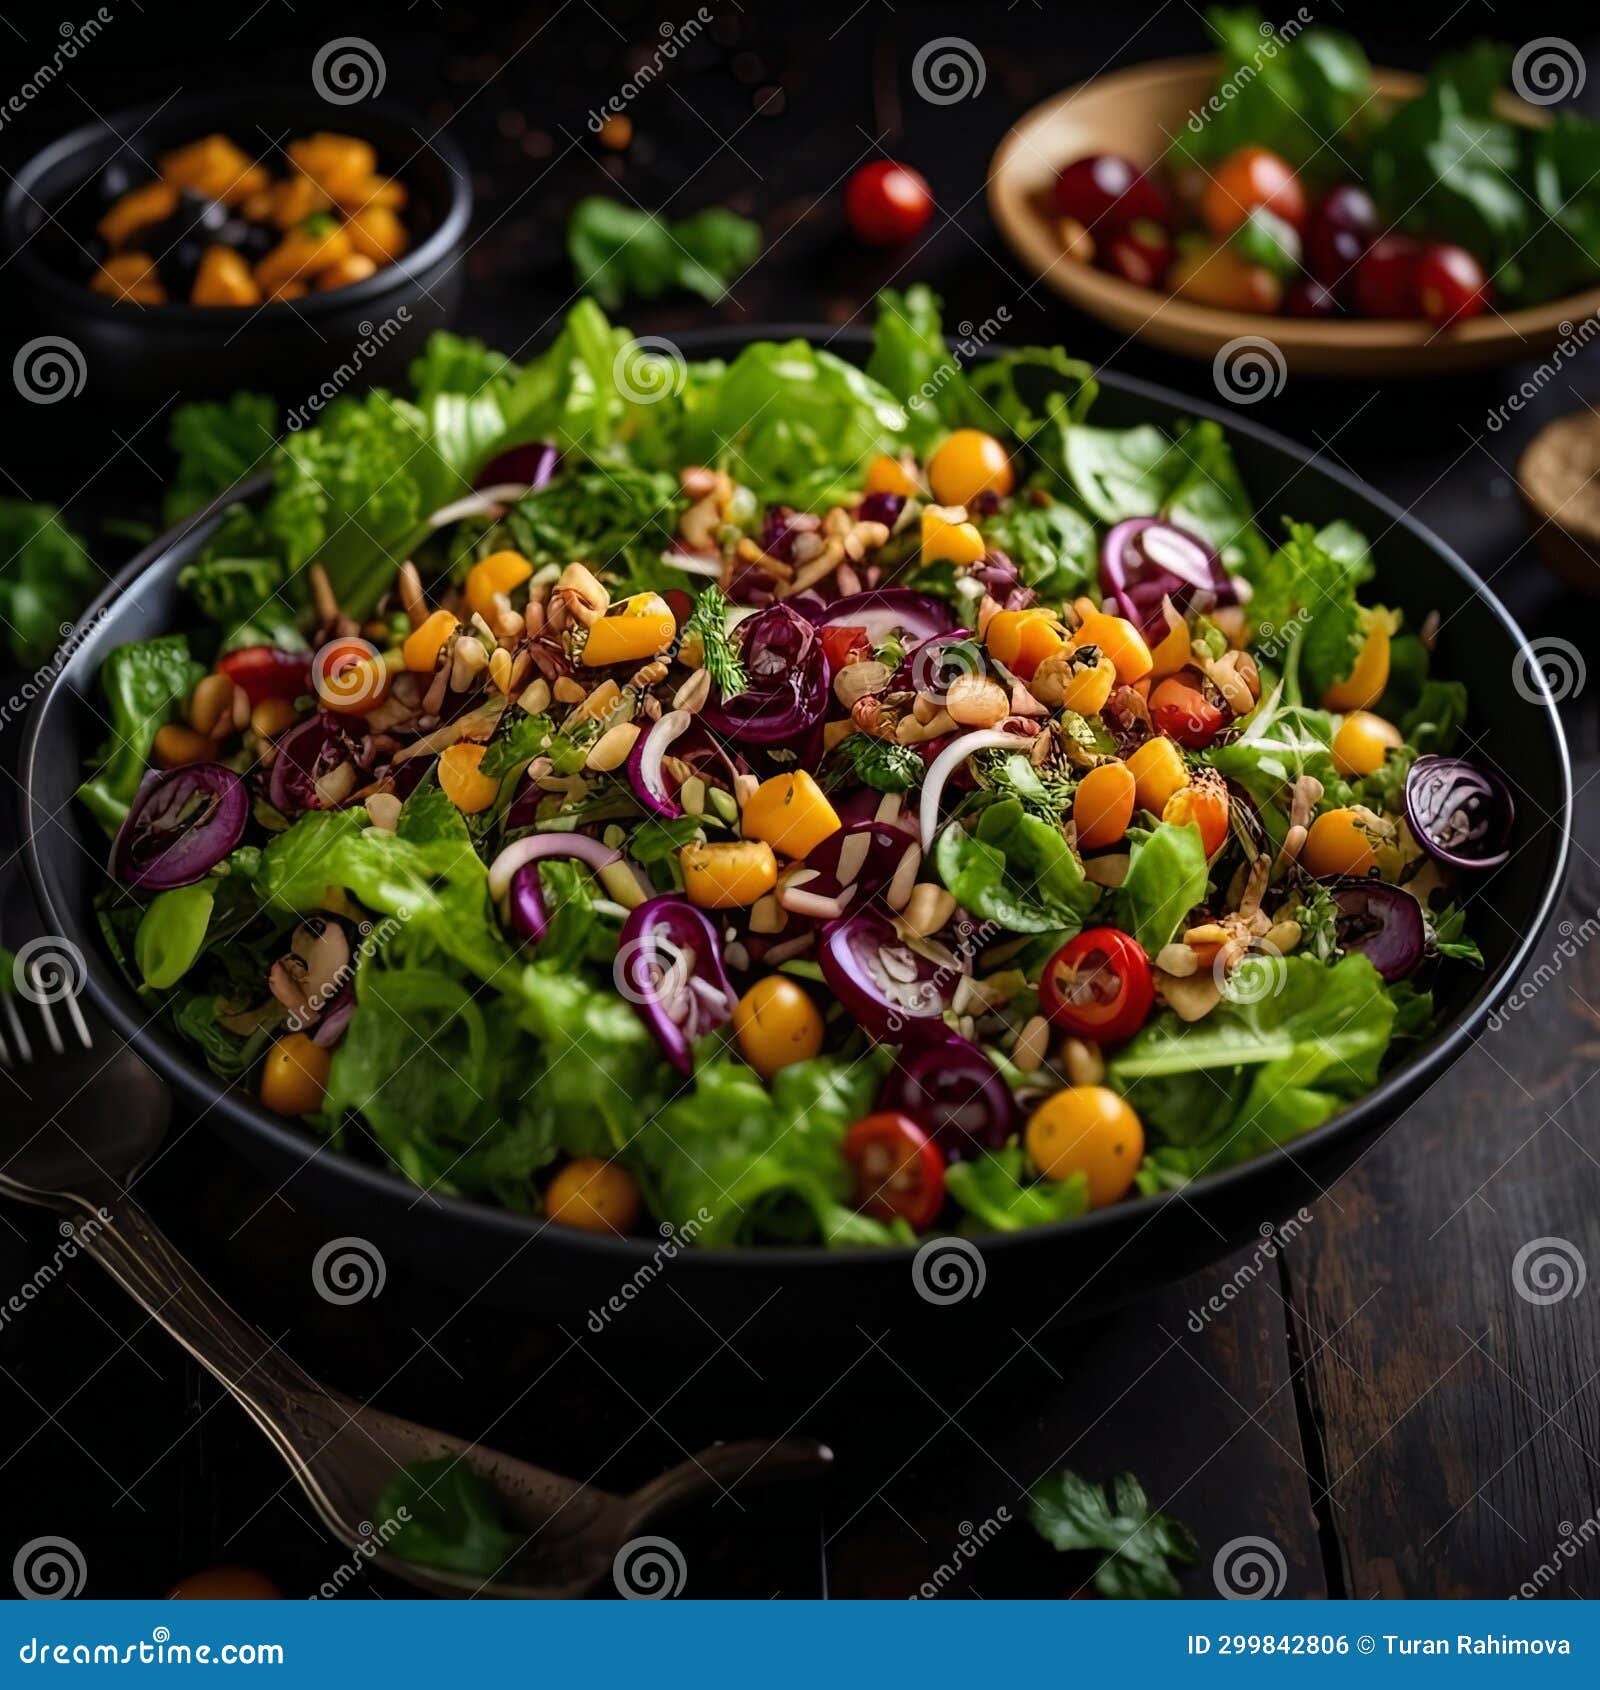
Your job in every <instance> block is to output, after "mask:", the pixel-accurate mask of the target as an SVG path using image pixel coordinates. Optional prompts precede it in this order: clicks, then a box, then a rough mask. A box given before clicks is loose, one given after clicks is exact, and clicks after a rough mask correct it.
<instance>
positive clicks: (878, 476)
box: [865, 452, 922, 499]
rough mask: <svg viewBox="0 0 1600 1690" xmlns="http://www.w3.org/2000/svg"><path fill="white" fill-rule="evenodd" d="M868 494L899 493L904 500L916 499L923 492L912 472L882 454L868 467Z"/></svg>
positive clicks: (885, 453)
mask: <svg viewBox="0 0 1600 1690" xmlns="http://www.w3.org/2000/svg"><path fill="white" fill-rule="evenodd" d="M865 491H866V492H868V493H898V494H899V495H900V497H901V498H903V499H914V498H916V497H917V495H918V494H919V493H920V492H921V491H922V489H921V488H920V487H919V486H918V485H917V483H916V479H915V477H914V476H913V475H912V474H911V472H910V470H908V469H907V468H906V466H905V465H904V464H903V463H902V462H901V461H900V460H899V459H898V458H891V457H890V456H889V454H888V453H887V452H880V453H879V454H878V455H877V457H875V458H874V459H873V460H872V462H871V463H870V464H868V465H867V484H866V488H865Z"/></svg>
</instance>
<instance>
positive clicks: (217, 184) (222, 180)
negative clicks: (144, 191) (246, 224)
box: [161, 135, 270, 205]
mask: <svg viewBox="0 0 1600 1690" xmlns="http://www.w3.org/2000/svg"><path fill="white" fill-rule="evenodd" d="M161 174H162V175H163V176H165V177H166V179H167V180H168V181H169V182H171V183H173V184H175V185H176V186H177V187H180V188H193V189H194V191H195V192H196V193H198V194H204V195H206V197H207V198H208V199H214V200H223V201H225V202H226V203H227V204H229V205H236V204H238V202H239V201H240V200H242V199H245V198H246V197H247V196H248V195H250V194H253V193H257V192H259V191H260V190H261V189H262V188H264V187H265V186H266V185H267V183H268V181H269V180H270V178H269V177H268V174H267V171H266V169H265V167H264V166H262V165H259V164H252V163H251V162H250V158H249V156H248V155H247V154H246V153H244V152H243V151H242V150H241V149H240V148H239V147H237V146H236V145H235V144H234V143H233V142H232V141H230V140H229V139H228V137H227V136H226V135H204V136H202V137H201V138H200V139H199V140H198V141H191V142H190V143H189V144H188V146H186V147H179V148H178V150H177V151H176V152H171V153H168V154H167V155H166V156H165V157H164V158H163V159H162V160H161Z"/></svg>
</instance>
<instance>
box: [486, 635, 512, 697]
mask: <svg viewBox="0 0 1600 1690" xmlns="http://www.w3.org/2000/svg"><path fill="white" fill-rule="evenodd" d="M489 679H490V680H491V681H493V682H494V684H495V685H496V686H497V687H498V688H499V689H500V691H501V692H504V693H508V692H510V691H511V653H510V652H509V651H507V650H506V649H505V647H504V646H496V647H495V649H494V650H493V651H492V652H491V653H490V654H489Z"/></svg>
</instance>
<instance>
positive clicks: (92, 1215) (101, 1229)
mask: <svg viewBox="0 0 1600 1690" xmlns="http://www.w3.org/2000/svg"><path fill="white" fill-rule="evenodd" d="M30 979H31V983H32V985H33V986H34V987H35V988H36V987H37V977H36V976H33V977H30ZM44 995H47V994H45V993H42V992H40V991H38V990H36V989H35V990H30V991H29V992H28V993H27V994H26V996H27V998H28V999H29V1000H30V1001H33V1002H35V1003H38V1005H39V1008H40V1011H41V1014H40V1020H41V1023H42V1025H43V1028H44V1040H45V1042H46V1043H48V1044H49V1046H50V1048H51V1050H52V1051H53V1052H54V1053H55V1054H56V1055H58V1056H59V1055H63V1054H64V1043H63V1041H62V1038H61V1035H60V1030H59V1028H57V1026H56V1023H55V1018H54V1017H53V1016H52V1015H50V1014H49V1010H50V1009H51V1008H52V1007H58V1006H60V1005H61V1004H63V1003H65V1004H66V1006H67V1009H66V1014H67V1018H68V1019H69V1020H70V1022H71V1024H72V1027H73V1030H74V1031H75V1032H76V1034H77V1036H78V1039H79V1041H80V1043H81V1044H82V1045H83V1047H84V1048H85V1049H86V1050H87V1049H92V1048H93V1038H92V1036H91V1033H90V1029H89V1026H88V1024H87V1022H86V1021H85V1019H84V1015H83V1012H82V1009H81V1008H80V1007H79V1004H78V1001H77V996H76V994H75V993H70V992H69V993H67V994H65V995H56V996H54V997H53V998H52V1001H51V1003H43V1002H40V998H41V997H42V996H44ZM3 1001H4V1010H3V1011H0V1015H3V1017H4V1020H5V1025H6V1028H7V1030H8V1031H9V1032H10V1034H11V1038H10V1041H9V1044H8V1043H7V1041H6V1040H5V1039H4V1037H3V1036H0V1062H3V1063H4V1064H5V1065H6V1066H7V1067H14V1066H15V1063H14V1062H13V1058H12V1055H11V1051H12V1049H13V1048H14V1049H15V1051H16V1053H17V1057H18V1059H20V1061H21V1062H22V1063H24V1064H28V1063H32V1061H33V1051H34V1045H35V1041H34V1040H32V1039H30V1038H29V1037H28V1034H27V1031H26V1029H25V1027H24V1026H23V1023H22V1019H21V1017H20V1015H19V1014H18V1013H17V1008H16V1004H15V1002H14V1001H13V999H12V997H11V996H10V995H9V994H4V995H3ZM66 1066H68V1065H65V1064H51V1063H43V1064H35V1065H34V1067H33V1068H32V1069H31V1070H30V1072H33V1073H37V1074H38V1075H39V1076H40V1082H39V1086H38V1088H37V1090H38V1094H39V1095H37V1096H36V1097H35V1098H34V1102H35V1103H36V1104H37V1103H43V1104H45V1105H46V1108H47V1118H46V1120H45V1121H44V1124H43V1125H42V1126H40V1127H38V1128H37V1130H35V1131H33V1132H32V1133H31V1134H27V1133H25V1134H23V1135H21V1136H22V1138H23V1142H22V1143H21V1144H20V1145H18V1144H8V1145H5V1146H4V1147H3V1149H0V1195H3V1196H10V1197H15V1198H18V1199H20V1200H21V1201H23V1202H25V1203H33V1204H38V1205H42V1206H43V1207H45V1208H49V1209H53V1210H55V1211H56V1212H57V1213H59V1214H63V1215H66V1216H68V1217H69V1218H70V1219H71V1220H72V1222H73V1223H74V1229H75V1233H76V1236H77V1241H78V1244H79V1246H80V1247H81V1248H82V1249H83V1250H85V1251H86V1252H87V1253H88V1254H89V1255H91V1256H93V1257H94V1259H95V1260H96V1261H97V1262H98V1263H99V1264H100V1266H101V1267H103V1268H104V1269H105V1270H106V1272H107V1273H109V1274H110V1275H111V1277H112V1278H113V1279H115V1280H116V1281H117V1283H118V1284H119V1285H121V1286H122V1288H123V1289H124V1290H125V1291H126V1292H127V1293H128V1294H129V1296H131V1297H132V1298H133V1299H134V1301H135V1302H137V1303H138V1304H139V1305H140V1307H142V1308H143V1309H144V1310H145V1312H146V1313H147V1314H149V1315H150V1316H151V1318H152V1319H154V1320H155V1321H157V1322H158V1323H159V1324H160V1325H162V1326H164V1327H165V1328H166V1330H167V1331H168V1332H169V1333H170V1334H171V1335H172V1336H173V1337H174V1338H176V1339H177V1341H178V1342H179V1343H180V1344H181V1345H183V1347H184V1348H185V1349H186V1350H187V1351H188V1352H189V1353H190V1355H192V1356H193V1357H194V1358H195V1360H196V1361H198V1362H199V1363H200V1365H201V1366H202V1367H204V1368H205V1369H206V1370H207V1372H209V1373H210V1374H211V1375H212V1377H213V1378H215V1379H217V1380H218V1381H219V1382H220V1383H221V1384H222V1385H223V1386H224V1387H225V1388H226V1389H227V1390H228V1391H229V1392H231V1393H232V1395H233V1396H234V1398H235V1399H236V1400H237V1401H238V1403H239V1404H240V1406H241V1407H242V1408H243V1409H244V1411H245V1412H246V1413H247V1414H248V1415H249V1416H250V1418H251V1419H252V1420H254V1421H255V1423H256V1425H257V1426H259V1427H260V1428H261V1430H262V1432H264V1433H265V1434H266V1436H267V1438H268V1439H269V1440H270V1442H271V1443H272V1445H273V1447H274V1448H275V1449H276V1450H277V1451H278V1453H279V1454H280V1455H281V1456H282V1457H283V1459H284V1461H285V1462H286V1463H287V1464H288V1466H289V1470H290V1472H291V1473H292V1474H293V1475H294V1477H295V1479H296V1481H297V1482H298V1483H299V1485H300V1487H301V1489H302V1490H303V1491H304V1492H305V1494H306V1496H307V1497H308V1499H309V1500H310V1502H311V1505H312V1507H313V1508H314V1509H315V1510H316V1512H317V1514H318V1515H319V1516H320V1517H321V1519H322V1522H323V1524H324V1525H325V1526H326V1527H327V1529H328V1530H329V1531H330V1532H331V1533H332V1534H333V1535H334V1536H335V1537H336V1538H338V1539H339V1541H340V1542H341V1543H343V1544H345V1545H346V1546H347V1547H348V1548H350V1549H351V1550H353V1551H355V1553H356V1555H357V1557H358V1558H359V1559H360V1560H361V1561H363V1562H371V1563H373V1564H375V1565H377V1566H380V1567H382V1568H383V1569H384V1570H385V1571H386V1572H389V1573H391V1574H393V1575H394V1576H395V1577H396V1578H398V1579H402V1580H404V1581H405V1582H406V1583H408V1584H412V1585H415V1586H417V1587H418V1588H419V1589H421V1590H425V1591H428V1592H430V1593H432V1594H434V1595H439V1596H470V1595H479V1594H481V1595H485V1596H497V1597H561V1596H579V1595H582V1594H584V1593H585V1592H586V1591H589V1590H591V1589H592V1588H593V1587H594V1586H595V1585H597V1584H598V1583H600V1582H601V1581H602V1580H603V1579H604V1578H605V1577H606V1576H607V1574H613V1576H614V1577H615V1578H617V1580H618V1582H619V1587H620V1585H621V1583H622V1580H623V1576H624V1573H623V1569H624V1564H625V1563H624V1551H632V1550H633V1547H634V1540H635V1539H637V1538H639V1537H640V1534H641V1532H642V1530H643V1528H644V1527H645V1526H646V1525H647V1524H648V1523H649V1522H650V1521H651V1520H652V1519H654V1518H656V1517H658V1516H659V1515H661V1514H662V1513H664V1512H666V1511H668V1510H670V1509H672V1508H674V1507H677V1506H678V1505H680V1504H681V1503H683V1502H684V1501H686V1500H688V1499H689V1498H690V1497H692V1496H695V1495H697V1494H701V1493H704V1492H706V1491H709V1490H715V1491H722V1492H726V1490H727V1489H728V1488H730V1487H731V1486H733V1485H735V1484H737V1483H739V1482H741V1481H742V1480H744V1479H746V1478H754V1477H762V1478H769V1477H792V1476H801V1475H810V1476H816V1475H818V1474H821V1473H822V1472H825V1471H826V1470H827V1468H828V1467H829V1465H830V1464H831V1463H832V1460H833V1456H832V1453H831V1452H830V1451H829V1450H828V1449H827V1447H826V1446H825V1445H822V1444H819V1443H815V1442H813V1441H812V1440H810V1439H807V1438H781V1439H779V1440H777V1441H776V1442H774V1443H770V1444H768V1443H763V1442H760V1441H749V1442H743V1443H731V1444H714V1445H712V1446H711V1447H710V1448H709V1449H704V1450H701V1451H700V1452H699V1453H698V1454H697V1455H693V1456H691V1457H690V1458H689V1459H688V1460H687V1461H684V1462H681V1463H680V1464H679V1465H678V1466H676V1467H673V1468H670V1469H669V1470H668V1471H667V1472H665V1473H663V1474H662V1475H661V1476H660V1477H659V1478H657V1479H655V1480H653V1481H652V1482H651V1483H650V1484H647V1485H645V1486H643V1487H642V1488H641V1489H639V1490H636V1491H633V1492H631V1493H630V1494H628V1495H625V1496H623V1495H617V1494H616V1493H614V1492H611V1491H606V1490H601V1489H600V1488H599V1487H598V1486H595V1485H590V1484H582V1483H580V1482H578V1481H577V1480H575V1479H569V1478H565V1477H563V1476H562V1475H561V1474H559V1473H552V1472H549V1471H547V1470H546V1469H545V1468H542V1467H535V1466H534V1465H532V1464H531V1463H530V1462H526V1461H519V1460H517V1459H516V1458H515V1457H514V1456H510V1455H505V1454H503V1453H502V1452H501V1451H499V1450H495V1449H490V1448H488V1447H487V1446H485V1445H483V1444H478V1443H472V1442H468V1441H467V1440H465V1439H462V1438H457V1437H453V1436H451V1435H450V1434H449V1433H448V1432H440V1431H436V1430H434V1429H433V1428H431V1427H427V1426H419V1425H416V1424H415V1423H413V1422H412V1421H409V1420H401V1419H399V1418H398V1417H396V1416H395V1415H392V1414H385V1413H383V1412H382V1411H381V1410H380V1409H376V1408H372V1407H371V1406H369V1405H368V1404H365V1403H361V1402H358V1401H356V1399H355V1398H353V1397H349V1396H346V1395H345V1394H344V1393H343V1392H340V1391H336V1390H332V1389H330V1388H329V1387H328V1386H325V1385H323V1384H321V1383H319V1382H318V1381H317V1380H316V1379H313V1378H312V1377H311V1375H310V1374H308V1373H306V1372H305V1371H304V1370H303V1369H301V1368H300V1367H298V1366H297V1365H296V1364H295V1363H294V1362H293V1361H291V1360H290V1359H289V1357H287V1356H286V1355H284V1354H283V1353H282V1352H281V1351H280V1350H279V1349H278V1346H277V1344H276V1343H274V1342H272V1341H271V1340H269V1339H268V1338H266V1337H265V1336H264V1335H263V1334H262V1333H261V1332H260V1331H259V1330H258V1329H257V1328H256V1327H255V1326H253V1325H252V1324H251V1323H250V1322H249V1321H247V1320H245V1319H244V1318H243V1317H242V1316H241V1315H239V1314H238V1313H237V1312H236V1311H235V1310H234V1309H233V1308H231V1307H230V1306H229V1305H228V1304H227V1303H226V1302H224V1301H223V1300H222V1298H221V1297H219V1296H218V1295H217V1293H216V1292H215V1291H213V1290H212V1288H211V1287H210V1286H209V1285H208V1284H207V1283H206V1281H205V1280H204V1279H203V1278H202V1277H201V1275H200V1274H199V1273H198V1272H197V1271H196V1269H195V1268H194V1266H193V1265H192V1264H191V1263H190V1262H189V1261H187V1260H186V1259H185V1257H184V1256H183V1255H182V1253H181V1252H180V1251H179V1250H178V1249H177V1248H176V1247H175V1246H174V1245H173V1244H172V1243H171V1242H170V1240H168V1239H167V1238H166V1237H165V1236H164V1235H163V1234H162V1232H161V1230H160V1228H159V1227H158V1226H157V1225H156V1224H155V1222H154V1221H153V1220H152V1219H151V1218H150V1216H149V1215H148V1214H147V1213H146V1212H145V1210H144V1209H143V1208H142V1207H141V1205H140V1204H139V1203H138V1202H137V1201H136V1200H135V1199H134V1198H133V1197H132V1196H131V1195H130V1194H129V1187H130V1186H131V1185H132V1184H133V1182H134V1180H135V1177H136V1176H137V1174H138V1171H139V1169H140V1168H141V1167H142V1166H143V1165H144V1164H145V1163H146V1162H147V1161H148V1160H149V1159H150V1157H151V1156H152V1155H154V1154H155V1152H156V1150H157V1149H159V1148H160V1146H161V1143H162V1141H163V1140H164V1139H165V1137H166V1130H167V1119H168V1115H169V1111H170V1098H169V1096H168V1093H167V1090H166V1087H165V1086H164V1085H163V1084H162V1083H161V1081H160V1080H158V1079H157V1077H156V1076H155V1075H154V1074H153V1073H152V1072H151V1071H150V1070H149V1069H148V1068H147V1067H146V1066H145V1065H144V1063H143V1062H142V1061H141V1060H140V1059H139V1058H138V1056H136V1055H135V1054H134V1052H133V1051H132V1050H131V1049H130V1048H124V1049H123V1050H121V1051H119V1052H118V1054H117V1055H116V1056H114V1057H112V1058H111V1059H110V1061H109V1062H107V1063H106V1064H105V1065H104V1066H103V1067H101V1068H100V1069H99V1070H97V1071H96V1072H95V1073H93V1074H92V1075H91V1076H90V1077H89V1079H88V1080H87V1081H85V1080H84V1079H83V1076H82V1072H81V1067H80V1068H79V1069H78V1071H76V1072H73V1073H70V1074H64V1073H63V1072H62V1070H63V1069H64V1068H65V1067H66ZM52 1090H57V1091H58V1092H59V1097H58V1098H57V1099H56V1105H57V1106H56V1107H55V1108H49V1103H50V1095H49V1094H50V1092H51V1091H52ZM69 1106H70V1109H71V1116H72V1123H73V1130H72V1132H70V1133H69V1132H68V1131H67V1130H66V1128H65V1127H63V1125H62V1124H61V1120H60V1116H61V1115H62V1114H64V1113H66V1110H67V1108H68V1107H69ZM440 1456H453V1457H454V1458H455V1459H457V1460H460V1461H465V1462H466V1463H467V1464H468V1466H469V1467H471V1469H472V1470H473V1471H474V1472H475V1473H476V1474H477V1475H478V1476H479V1477H480V1478H482V1479H483V1480H485V1481H486V1482H487V1483H488V1484H489V1485H490V1486H491V1487H492V1489H493V1490H494V1491H495V1493H496V1495H497V1497H498V1498H499V1501H500V1505H501V1507H502V1509H503V1510H504V1512H505V1515H506V1517H507V1519H508V1520H510V1521H512V1522H514V1523H515V1525H516V1526H517V1527H518V1528H520V1529H521V1530H522V1531H524V1532H525V1533H526V1534H527V1539H526V1542H525V1544H524V1547H523V1549H522V1550H521V1551H519V1552H518V1553H517V1554H516V1555H515V1556H513V1558H512V1560H511V1562H510V1564H509V1565H508V1566H507V1567H506V1568H504V1569H502V1571H501V1572H500V1573H497V1574H496V1575H495V1576H494V1578H493V1580H492V1582H491V1581H485V1580H482V1579H479V1578H475V1577H471V1576H469V1575H466V1574H461V1573H455V1572H449V1571H446V1570H444V1569H440V1568H432V1567H424V1566H420V1565H418V1564H417V1563H416V1562H413V1561H407V1560H405V1559H403V1558H402V1557H401V1556H399V1555H396V1554H395V1553H394V1552H393V1551H392V1550H391V1549H389V1548H388V1547H387V1545H388V1543H389V1541H390V1539H391V1537H392V1536H393V1534H394V1531H395V1529H396V1527H397V1526H398V1525H399V1524H400V1522H397V1521H383V1520H380V1519H379V1517H378V1516H379V1512H380V1511H379V1507H378V1502H379V1498H380V1497H381V1496H382V1494H383V1492H384V1490H385V1488H386V1487H387V1486H388V1484H389V1482H390V1481H391V1480H392V1479H393V1478H394V1477H395V1475H396V1473H398V1472H399V1470H400V1469H401V1468H402V1467H405V1466H407V1465H409V1464H410V1463H412V1462H415V1461H419V1460H424V1459H428V1458H435V1457H440ZM660 1542H661V1540H659V1539H647V1540H645V1543H644V1544H643V1545H640V1546H639V1550H640V1552H641V1553H643V1554H645V1555H648V1553H649V1551H650V1546H651V1545H656V1546H659V1544H660ZM630 1558H631V1556H630ZM614 1566H615V1568H616V1569H618V1570H617V1571H615V1572H613V1568H614ZM671 1593H672V1592H670V1591H669V1592H667V1594H671Z"/></svg>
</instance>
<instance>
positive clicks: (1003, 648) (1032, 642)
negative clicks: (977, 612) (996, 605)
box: [983, 605, 1067, 681]
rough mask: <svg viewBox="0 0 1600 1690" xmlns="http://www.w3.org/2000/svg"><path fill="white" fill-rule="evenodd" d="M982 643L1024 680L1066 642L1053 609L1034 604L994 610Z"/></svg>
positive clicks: (1031, 675) (1018, 677)
mask: <svg viewBox="0 0 1600 1690" xmlns="http://www.w3.org/2000/svg"><path fill="white" fill-rule="evenodd" d="M983 643H984V645H985V647H986V648H987V649H988V652H989V655H990V656H991V657H992V658H994V659H995V661H996V662H998V663H1003V664H1005V666H1006V668H1008V669H1009V670H1010V671H1011V673H1012V674H1013V675H1015V676H1016V677H1017V679H1018V680H1022V681H1027V680H1032V678H1033V673H1034V671H1035V670H1036V669H1037V668H1038V667H1039V665H1040V664H1041V663H1043V662H1044V660H1045V659H1046V658H1047V657H1051V656H1054V654H1055V653H1056V652H1058V651H1060V650H1061V648H1062V647H1063V646H1064V645H1066V643H1067V641H1066V636H1065V634H1064V633H1063V632H1062V629H1061V624H1060V622H1058V621H1057V620H1056V614H1055V612H1054V611H1053V610H1048V609H1046V607H1045V606H1044V605H1034V606H1033V607H1031V608H1030V609H1028V610H997V611H996V612H995V613H994V615H993V616H991V617H990V618H989V621H988V625H987V626H986V627H985V628H984V630H983Z"/></svg>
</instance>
